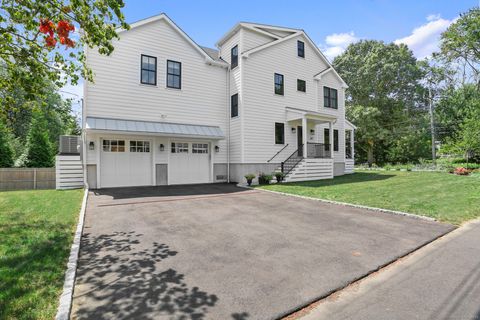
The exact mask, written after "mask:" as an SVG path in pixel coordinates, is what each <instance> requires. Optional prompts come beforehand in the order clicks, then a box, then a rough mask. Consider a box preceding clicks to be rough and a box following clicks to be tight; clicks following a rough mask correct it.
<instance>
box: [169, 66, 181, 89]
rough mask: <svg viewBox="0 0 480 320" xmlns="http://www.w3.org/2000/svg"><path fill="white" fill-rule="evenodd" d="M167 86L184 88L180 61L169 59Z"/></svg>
mask: <svg viewBox="0 0 480 320" xmlns="http://www.w3.org/2000/svg"><path fill="white" fill-rule="evenodd" d="M167 87H168V88H174V89H181V88H182V64H181V63H180V62H177V61H171V60H167Z"/></svg>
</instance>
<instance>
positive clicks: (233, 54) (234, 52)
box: [230, 45, 238, 69]
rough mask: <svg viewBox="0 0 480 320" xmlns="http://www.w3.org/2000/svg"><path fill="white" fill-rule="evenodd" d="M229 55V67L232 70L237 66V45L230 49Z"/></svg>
mask: <svg viewBox="0 0 480 320" xmlns="http://www.w3.org/2000/svg"><path fill="white" fill-rule="evenodd" d="M230 54H231V57H230V60H231V61H230V67H231V68H232V69H233V68H235V67H236V66H238V45H237V46H235V47H233V48H232V50H231V51H230Z"/></svg>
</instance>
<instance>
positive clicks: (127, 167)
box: [100, 139, 152, 188]
mask: <svg viewBox="0 0 480 320" xmlns="http://www.w3.org/2000/svg"><path fill="white" fill-rule="evenodd" d="M150 146H151V142H150V141H146V140H125V139H104V140H102V149H101V151H100V152H101V155H100V163H101V167H100V185H101V187H102V188H107V187H129V186H147V185H152V150H151V148H150Z"/></svg>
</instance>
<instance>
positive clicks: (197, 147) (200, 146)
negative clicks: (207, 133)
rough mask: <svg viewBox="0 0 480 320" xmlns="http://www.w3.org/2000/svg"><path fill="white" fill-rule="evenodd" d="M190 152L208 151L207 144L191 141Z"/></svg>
mask: <svg viewBox="0 0 480 320" xmlns="http://www.w3.org/2000/svg"><path fill="white" fill-rule="evenodd" d="M192 153H208V144H206V143H192Z"/></svg>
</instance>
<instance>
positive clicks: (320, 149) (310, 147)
mask: <svg viewBox="0 0 480 320" xmlns="http://www.w3.org/2000/svg"><path fill="white" fill-rule="evenodd" d="M307 157H308V158H331V157H332V152H331V148H330V144H326V143H311V142H309V143H307Z"/></svg>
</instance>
